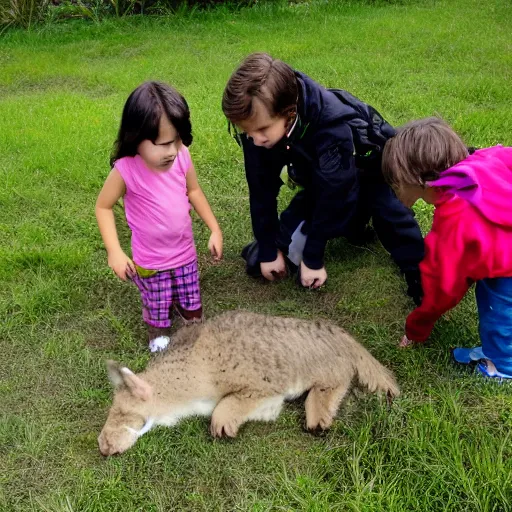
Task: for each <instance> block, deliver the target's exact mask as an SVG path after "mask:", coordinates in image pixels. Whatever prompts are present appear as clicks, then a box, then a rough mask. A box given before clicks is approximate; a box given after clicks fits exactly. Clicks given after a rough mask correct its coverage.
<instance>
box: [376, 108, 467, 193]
mask: <svg viewBox="0 0 512 512" xmlns="http://www.w3.org/2000/svg"><path fill="white" fill-rule="evenodd" d="M467 156H468V149H467V147H466V145H465V144H464V142H462V139H461V138H460V137H459V136H458V135H457V134H456V133H455V131H454V130H453V129H452V128H451V127H450V126H449V125H448V124H447V123H446V122H444V121H443V120H442V119H439V118H437V117H428V118H425V119H419V120H417V121H412V122H410V123H407V124H405V125H404V126H402V127H400V128H399V129H398V130H397V134H396V135H395V136H394V137H392V138H391V139H389V140H388V141H387V142H386V145H385V146H384V151H383V154H382V172H383V174H384V178H385V180H386V181H387V182H388V183H389V185H390V186H391V187H393V188H394V189H395V190H399V189H401V188H402V187H403V186H408V185H412V186H422V187H423V186H425V184H426V182H428V181H433V180H436V179H437V178H439V175H440V173H442V172H443V171H445V170H446V169H449V168H450V167H452V166H454V165H455V164H457V163H458V162H460V161H462V160H464V159H465V158H466V157H467Z"/></svg>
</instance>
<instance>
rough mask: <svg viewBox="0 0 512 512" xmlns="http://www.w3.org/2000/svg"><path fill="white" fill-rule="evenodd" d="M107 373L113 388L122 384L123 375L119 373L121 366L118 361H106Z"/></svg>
mask: <svg viewBox="0 0 512 512" xmlns="http://www.w3.org/2000/svg"><path fill="white" fill-rule="evenodd" d="M107 373H108V378H109V380H110V382H112V384H113V385H114V387H115V388H118V387H119V386H121V385H122V384H123V375H122V373H121V366H120V365H119V363H116V361H112V359H109V360H108V361H107Z"/></svg>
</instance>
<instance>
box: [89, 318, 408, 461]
mask: <svg viewBox="0 0 512 512" xmlns="http://www.w3.org/2000/svg"><path fill="white" fill-rule="evenodd" d="M107 366H108V373H109V378H110V380H111V381H112V383H113V384H114V386H115V394H114V401H113V405H112V407H111V409H110V412H109V415H108V418H107V421H106V423H105V425H104V427H103V430H102V431H101V434H100V436H99V438H98V443H99V448H100V452H101V453H102V454H103V455H113V454H116V453H122V452H124V451H126V450H127V449H128V448H130V447H131V446H133V445H134V444H135V442H136V441H137V438H138V437H140V436H141V435H142V434H144V433H145V432H147V431H149V430H150V429H151V428H152V426H154V425H166V426H169V427H170V426H173V425H175V424H176V423H177V422H178V421H179V420H181V419H182V418H186V417H188V416H197V415H201V416H211V424H210V432H211V434H212V435H213V436H214V437H222V436H227V437H235V436H236V435H237V433H238V430H239V428H240V426H241V425H243V424H244V423H245V422H246V421H249V420H263V421H272V420H275V419H276V418H277V417H278V415H279V413H280V411H281V408H282V406H283V402H284V401H285V400H289V399H293V398H296V397H299V396H300V395H302V394H303V393H304V392H306V391H308V395H307V397H306V401H305V408H306V428H307V429H308V430H311V431H315V430H318V429H321V430H325V429H328V428H329V427H330V426H331V424H332V422H333V420H334V417H335V416H336V413H337V410H338V407H339V405H340V403H341V400H342V399H343V397H344V396H345V395H346V393H347V392H348V391H349V389H350V386H351V383H352V381H353V380H354V379H355V380H356V381H357V383H358V384H359V385H360V386H363V387H366V388H367V389H368V391H370V392H376V391H377V392H383V393H385V394H387V395H388V396H390V397H394V396H397V395H398V394H399V389H398V386H397V384H396V382H395V379H394V377H393V375H392V373H391V372H390V371H389V370H387V369H386V368H384V367H383V366H382V365H381V364H380V363H379V362H378V361H377V360H376V359H375V358H374V357H373V356H372V355H371V354H370V353H369V352H368V351H367V350H366V349H365V348H363V347H362V346H361V345H360V344H359V343H358V342H357V341H355V340H354V338H352V337H351V336H350V335H349V334H348V333H347V332H345V331H344V330H343V329H341V328H340V327H337V326H335V325H333V324H331V323H329V322H326V321H315V322H312V321H307V320H300V319H296V318H283V317H273V316H265V315H260V314H255V313H249V312H245V311H232V312H228V313H224V314H222V315H220V316H217V317H215V318H212V319H209V320H207V321H206V322H204V323H203V324H198V325H191V326H188V327H183V328H181V329H180V330H179V331H178V332H177V333H176V334H175V335H174V337H173V342H172V344H171V346H170V347H169V349H168V350H167V351H165V352H163V353H162V354H159V355H157V356H156V357H155V359H153V360H152V361H151V362H150V364H149V366H148V368H147V369H146V370H145V371H144V372H142V373H140V374H138V375H135V374H134V373H133V372H131V371H130V370H129V369H128V368H124V367H121V366H119V365H118V364H117V363H115V362H114V361H109V362H108V363H107Z"/></svg>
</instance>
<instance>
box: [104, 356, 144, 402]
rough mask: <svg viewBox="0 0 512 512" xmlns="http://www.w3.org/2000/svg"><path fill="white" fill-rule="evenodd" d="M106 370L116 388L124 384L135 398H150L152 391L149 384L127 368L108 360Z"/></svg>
mask: <svg viewBox="0 0 512 512" xmlns="http://www.w3.org/2000/svg"><path fill="white" fill-rule="evenodd" d="M107 371H108V378H109V379H110V382H112V384H113V385H114V387H115V388H116V389H117V388H119V387H121V386H126V387H127V388H128V391H130V393H131V394H132V395H133V396H134V397H136V398H140V399H141V400H149V399H150V398H151V395H152V392H153V390H152V388H151V386H150V385H149V384H148V383H147V382H146V381H144V380H143V379H141V378H140V377H137V375H135V374H134V373H133V372H132V371H131V370H130V369H129V368H126V367H121V366H120V365H119V363H116V362H115V361H112V360H108V361H107Z"/></svg>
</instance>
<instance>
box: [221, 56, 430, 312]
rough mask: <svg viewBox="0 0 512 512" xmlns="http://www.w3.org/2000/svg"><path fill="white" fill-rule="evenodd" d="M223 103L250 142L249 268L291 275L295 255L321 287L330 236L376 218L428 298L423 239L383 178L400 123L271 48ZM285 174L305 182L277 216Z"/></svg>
mask: <svg viewBox="0 0 512 512" xmlns="http://www.w3.org/2000/svg"><path fill="white" fill-rule="evenodd" d="M222 109H223V111H224V115H225V116H226V117H227V119H228V121H229V122H230V126H232V127H233V128H235V130H240V132H239V133H237V135H236V138H237V140H238V142H239V143H240V144H241V146H242V147H243V151H244V160H245V171H246V177H247V182H248V185H249V194H250V209H251V219H252V226H253V231H254V236H255V238H256V242H254V243H252V244H250V245H249V246H247V247H246V248H245V249H244V251H243V253H242V255H243V256H244V257H245V259H246V260H247V271H248V273H249V274H251V275H257V274H261V275H263V277H265V278H266V279H268V280H270V281H272V280H274V279H275V278H276V277H282V276H284V275H285V274H286V260H288V263H290V262H291V263H292V264H293V265H296V266H298V267H299V276H300V282H301V283H302V285H303V286H307V287H312V288H319V287H320V286H322V285H323V284H324V282H325V280H326V279H327V272H326V270H325V266H324V251H325V246H326V244H327V241H328V240H329V239H332V238H336V237H340V236H344V237H346V238H348V239H349V240H351V241H354V242H357V241H361V239H362V238H364V233H365V230H366V226H367V224H368V222H369V220H370V218H372V220H373V227H374V229H375V231H376V233H377V235H378V237H379V239H380V241H381V242H382V244H383V245H384V247H385V248H386V249H387V251H388V252H389V253H390V254H391V257H392V258H393V259H394V261H395V262H396V263H397V265H398V266H399V267H400V269H401V271H402V272H403V273H404V274H405V277H406V280H407V282H408V285H409V290H408V293H409V295H411V296H412V297H413V299H414V300H415V301H416V302H417V303H419V302H420V301H421V295H422V292H421V281H420V278H419V270H418V265H419V262H420V261H421V260H422V259H423V256H424V246H423V238H422V236H421V232H420V229H419V227H418V224H417V222H416V220H415V219H414V216H413V213H412V211H411V210H410V209H408V208H406V207H405V206H403V205H402V204H401V203H400V201H399V200H398V199H397V198H396V196H395V194H394V193H393V191H392V190H391V188H390V187H389V186H388V185H387V184H386V183H385V182H384V180H383V178H382V174H381V157H382V148H383V146H384V143H385V141H386V140H387V139H388V138H390V137H392V136H393V135H394V134H395V131H394V129H393V128H392V127H391V126H390V125H389V124H388V123H387V122H386V121H385V120H384V119H383V118H382V117H381V116H380V114H379V113H378V112H377V111H376V110H375V109H373V108H372V107H370V106H369V105H366V104H364V103H363V102H361V101H359V100H358V99H357V98H355V97H353V96H352V95H350V94H349V93H347V92H346V91H341V90H329V89H325V88H324V87H322V86H320V85H319V84H317V83H316V82H314V81H313V80H311V79H310V78H309V77H307V76H306V75H304V74H303V73H300V72H298V71H294V70H293V69H292V68H290V66H288V65H287V64H285V63H284V62H282V61H279V60H276V59H273V58H272V57H271V56H270V55H267V54H265V53H255V54H252V55H250V56H249V57H247V58H246V59H245V60H244V61H243V62H242V64H241V65H240V67H239V68H238V69H237V70H236V71H235V72H234V73H233V75H232V76H231V78H230V80H229V82H228V84H227V85H226V88H225V91H224V97H223V100H222ZM283 182H286V183H288V184H289V185H291V186H292V187H297V188H298V189H299V191H298V193H297V194H296V195H295V197H294V198H293V199H292V201H291V203H290V205H289V206H288V207H287V208H286V209H285V210H284V211H283V212H282V213H281V216H280V217H278V213H277V196H278V193H279V189H280V187H281V185H282V184H283ZM285 258H286V259H285Z"/></svg>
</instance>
